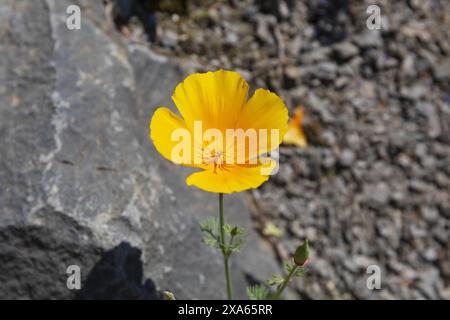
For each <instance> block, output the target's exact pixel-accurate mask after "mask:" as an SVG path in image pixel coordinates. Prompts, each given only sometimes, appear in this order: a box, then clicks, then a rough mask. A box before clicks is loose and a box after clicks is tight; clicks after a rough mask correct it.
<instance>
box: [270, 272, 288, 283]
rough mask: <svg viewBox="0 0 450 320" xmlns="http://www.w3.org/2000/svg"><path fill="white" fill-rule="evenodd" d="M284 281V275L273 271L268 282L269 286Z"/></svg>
mask: <svg viewBox="0 0 450 320" xmlns="http://www.w3.org/2000/svg"><path fill="white" fill-rule="evenodd" d="M283 282H284V277H282V276H280V275H279V274H276V273H272V277H271V278H270V279H269V280H267V284H268V285H269V286H275V285H277V286H278V285H280V284H282V283H283Z"/></svg>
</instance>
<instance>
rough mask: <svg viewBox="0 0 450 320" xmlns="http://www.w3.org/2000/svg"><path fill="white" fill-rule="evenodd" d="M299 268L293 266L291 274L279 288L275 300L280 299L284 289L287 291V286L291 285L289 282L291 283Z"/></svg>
mask: <svg viewBox="0 0 450 320" xmlns="http://www.w3.org/2000/svg"><path fill="white" fill-rule="evenodd" d="M297 268H298V266H293V267H292V269H291V272H289V274H288V275H287V277H286V279H284V282H283V284H282V285H281V286H280V287H279V288H278V290H277V293H276V294H275V299H279V298H280V296H281V294H282V293H283V291H284V289H286V287H287V285H288V284H289V281H291V278H292V275H293V274H294V272H295V271H296V270H297Z"/></svg>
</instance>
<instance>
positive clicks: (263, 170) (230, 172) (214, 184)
mask: <svg viewBox="0 0 450 320" xmlns="http://www.w3.org/2000/svg"><path fill="white" fill-rule="evenodd" d="M247 95H248V84H247V83H246V81H245V80H244V79H243V78H242V77H241V76H240V75H239V73H237V72H233V71H224V70H219V71H215V72H207V73H195V74H192V75H190V76H188V77H187V78H186V79H185V80H184V81H183V82H182V83H180V84H179V85H178V86H177V87H176V88H175V92H174V94H173V96H172V99H173V101H174V102H175V105H176V107H177V109H178V111H179V112H180V115H181V117H180V116H178V115H176V114H175V113H173V112H172V111H170V110H169V109H168V108H167V107H160V108H158V109H157V110H156V111H155V113H154V114H153V117H152V119H151V122H150V137H151V139H152V140H153V143H154V145H155V147H156V149H157V150H158V152H159V153H161V155H163V156H164V157H165V158H166V159H168V160H170V161H172V162H174V163H176V164H181V165H185V166H190V167H194V168H200V169H202V170H201V171H198V172H194V173H192V174H191V175H190V176H188V177H187V179H186V183H187V184H188V185H194V186H196V187H198V188H200V189H203V190H205V191H209V192H217V193H232V192H239V191H243V190H246V189H250V188H256V187H258V186H260V185H261V184H262V183H264V182H265V181H267V179H268V178H269V175H270V174H271V173H272V172H273V169H274V168H275V166H276V163H275V161H274V160H273V159H270V158H268V157H266V156H264V155H265V154H266V153H268V152H270V151H273V150H275V149H276V148H277V147H278V146H279V144H280V143H281V141H282V139H283V136H284V134H285V133H286V130H287V120H288V111H287V108H286V106H285V105H284V103H283V101H282V100H281V99H280V98H279V97H278V96H277V95H276V94H274V93H272V92H270V91H268V90H264V89H258V90H256V91H255V93H254V95H253V96H252V97H251V98H250V99H249V100H248V101H247Z"/></svg>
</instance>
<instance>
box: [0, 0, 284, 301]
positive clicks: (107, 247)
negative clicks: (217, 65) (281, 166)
mask: <svg viewBox="0 0 450 320" xmlns="http://www.w3.org/2000/svg"><path fill="white" fill-rule="evenodd" d="M72 2H73V1H55V0H47V1H46V2H43V1H27V2H22V3H21V5H17V2H16V1H13V0H5V1H2V3H1V4H0V33H1V34H3V35H4V36H3V38H2V41H1V43H0V53H1V54H0V77H1V81H0V86H1V88H0V89H1V90H0V132H1V133H2V143H1V144H0V153H1V154H2V157H1V158H0V176H1V180H2V185H1V187H0V203H1V207H0V261H2V263H1V264H0V283H1V284H2V285H1V286H0V298H3V299H5V298H13V299H16V298H20V299H30V298H32V299H55V298H74V297H77V298H87V299H89V298H119V299H147V298H159V297H160V292H161V291H162V290H171V291H173V292H174V293H175V294H176V295H177V296H178V297H179V298H187V299H194V298H206V299H211V298H224V296H225V293H224V290H223V288H224V280H223V276H222V268H223V267H222V259H221V256H220V254H219V253H217V252H213V251H212V250H210V249H208V248H206V247H205V246H204V245H203V244H202V243H201V240H200V237H201V235H200V230H199V227H198V224H197V222H198V220H199V219H203V218H205V217H207V216H215V215H216V214H217V197H216V195H213V194H209V193H205V192H201V191H199V190H196V189H193V188H188V187H187V186H186V185H185V183H184V178H185V176H186V175H187V172H186V171H185V169H184V168H180V167H177V166H175V165H172V164H171V163H169V162H168V161H166V160H164V159H163V158H162V157H161V156H160V155H159V154H158V153H157V152H156V151H155V149H154V147H153V146H152V144H151V142H150V140H149V138H148V121H149V119H150V117H151V115H152V113H153V111H154V109H155V108H156V107H157V106H159V105H166V103H167V102H169V99H170V95H171V93H172V90H173V88H174V86H175V85H176V84H177V83H178V82H179V80H181V79H182V75H181V74H180V72H179V71H177V70H176V68H174V67H173V66H172V65H170V64H169V63H167V62H166V61H165V58H162V57H160V56H157V55H156V54H154V53H153V52H152V51H150V50H149V49H147V48H146V47H141V46H133V45H126V44H125V43H124V42H123V40H122V39H121V38H120V36H119V35H118V34H117V33H115V32H114V31H113V30H112V29H110V28H109V27H107V25H108V24H107V23H106V21H104V20H103V18H102V17H103V16H104V14H103V12H104V11H103V10H104V9H103V4H102V2H101V1H96V2H94V1H89V2H88V1H82V4H83V5H82V6H81V7H82V8H84V10H85V11H83V16H82V17H83V18H82V29H81V30H74V31H72V30H68V29H67V28H66V26H65V17H66V13H65V12H66V8H67V6H68V5H69V4H72ZM77 3H79V4H80V2H77ZM6 30H8V31H6ZM11 99H13V100H14V101H15V106H14V105H11V103H10V101H11ZM225 204H226V215H227V221H228V222H230V223H234V224H240V225H242V226H244V227H245V228H246V229H247V230H248V231H249V235H248V239H247V240H248V241H247V246H246V247H245V248H244V251H243V252H242V254H241V257H240V259H239V262H237V261H236V260H233V261H232V263H233V264H234V265H235V268H234V270H235V273H234V284H235V288H236V293H237V294H236V296H237V297H240V298H242V297H244V291H245V284H246V276H247V275H249V274H251V275H252V276H253V277H254V278H256V279H258V280H260V281H261V280H264V279H266V278H267V277H269V275H270V272H271V271H274V269H276V268H277V264H276V263H275V260H274V258H273V255H272V252H271V251H269V250H268V249H267V248H265V247H264V246H263V245H262V243H261V241H260V240H259V238H258V237H257V235H256V234H255V233H254V232H253V231H252V229H251V223H250V219H249V215H248V214H247V210H246V208H245V206H244V204H243V201H242V199H241V198H240V197H238V196H230V197H228V196H227V197H226V198H225ZM249 252H251V254H248V253H249ZM72 264H76V265H78V266H80V268H81V273H82V290H81V291H80V292H73V291H70V290H68V289H67V287H66V280H67V275H66V268H67V267H68V266H69V265H72ZM269 269H271V270H269Z"/></svg>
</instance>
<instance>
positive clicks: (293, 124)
mask: <svg viewBox="0 0 450 320" xmlns="http://www.w3.org/2000/svg"><path fill="white" fill-rule="evenodd" d="M302 121H303V108H302V107H297V108H296V109H295V112H294V116H293V117H292V119H291V120H290V121H289V123H288V131H287V132H286V134H285V136H284V138H283V143H286V144H293V145H296V146H298V147H300V148H305V147H306V146H307V144H308V143H307V141H306V136H305V134H304V132H303V130H302Z"/></svg>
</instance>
